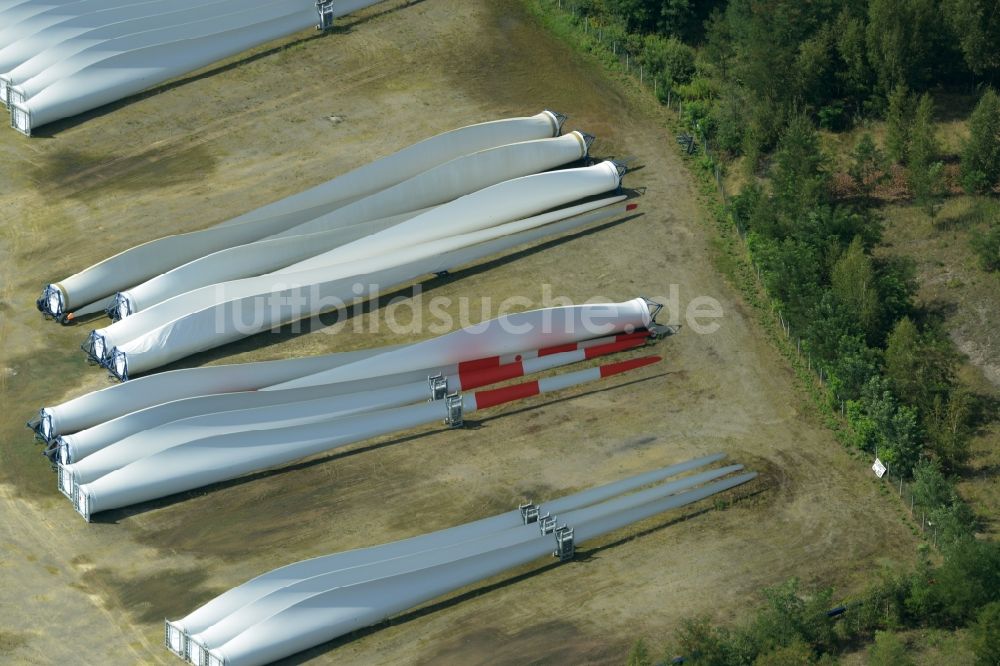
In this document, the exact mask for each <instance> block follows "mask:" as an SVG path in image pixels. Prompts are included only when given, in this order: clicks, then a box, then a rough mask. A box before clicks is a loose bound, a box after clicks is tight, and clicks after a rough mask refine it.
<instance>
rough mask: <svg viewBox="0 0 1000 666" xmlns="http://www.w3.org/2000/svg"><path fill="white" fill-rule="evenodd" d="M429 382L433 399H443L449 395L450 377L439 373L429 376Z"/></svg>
mask: <svg viewBox="0 0 1000 666" xmlns="http://www.w3.org/2000/svg"><path fill="white" fill-rule="evenodd" d="M427 384H428V386H430V389H431V401H432V402H433V401H434V400H443V399H444V398H447V397H448V378H447V377H445V376H444V375H442V374H440V373H438V374H436V375H429V376H428V377H427Z"/></svg>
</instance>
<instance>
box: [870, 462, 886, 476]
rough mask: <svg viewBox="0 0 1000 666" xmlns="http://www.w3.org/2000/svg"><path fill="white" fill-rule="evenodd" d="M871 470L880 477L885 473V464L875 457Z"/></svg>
mask: <svg viewBox="0 0 1000 666" xmlns="http://www.w3.org/2000/svg"><path fill="white" fill-rule="evenodd" d="M872 471H873V472H875V476H877V477H878V478H880V479H881V478H882V475H883V474H885V465H883V464H882V461H881V460H879V459H878V458H876V459H875V464H874V465H872Z"/></svg>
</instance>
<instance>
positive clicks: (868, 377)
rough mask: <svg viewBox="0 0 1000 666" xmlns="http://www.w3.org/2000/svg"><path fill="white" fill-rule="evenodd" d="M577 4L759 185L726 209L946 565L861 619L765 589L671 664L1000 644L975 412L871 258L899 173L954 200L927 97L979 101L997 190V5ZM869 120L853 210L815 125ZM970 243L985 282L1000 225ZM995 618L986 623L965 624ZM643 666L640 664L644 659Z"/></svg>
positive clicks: (872, 595)
mask: <svg viewBox="0 0 1000 666" xmlns="http://www.w3.org/2000/svg"><path fill="white" fill-rule="evenodd" d="M573 1H574V3H575V8H576V10H577V11H578V12H580V13H581V15H582V17H583V19H584V20H586V21H588V22H589V23H590V25H591V26H601V29H602V30H604V31H605V36H608V35H609V34H610V36H611V37H612V40H613V41H615V43H616V44H617V45H620V47H622V48H625V49H626V51H628V52H629V53H630V54H631V56H632V57H633V58H636V59H637V60H638V61H639V62H640V63H642V64H643V66H644V67H645V68H646V69H645V72H646V76H647V77H648V76H650V75H652V76H655V77H658V82H659V83H661V85H658V86H657V89H658V91H659V92H660V94H661V95H663V96H665V95H666V94H668V91H669V94H673V95H679V96H680V97H681V98H683V100H684V109H685V116H686V118H685V120H686V121H688V122H689V123H690V124H691V126H692V127H696V128H698V129H699V130H700V131H701V132H702V133H704V134H706V135H708V136H709V137H710V138H711V140H712V143H713V144H714V145H715V146H716V147H717V148H721V149H722V151H723V152H724V153H728V154H729V155H731V156H737V155H740V156H742V157H743V161H744V163H745V164H746V165H747V166H748V176H749V178H748V180H749V182H750V184H749V185H748V186H746V187H744V188H743V191H742V192H741V193H740V194H739V195H738V196H736V197H734V198H733V199H732V200H731V205H730V212H731V213H732V216H733V217H734V218H735V220H736V221H737V223H738V224H739V225H740V227H741V228H744V229H746V230H747V242H748V247H749V250H750V253H751V256H752V258H753V260H754V262H755V263H756V264H757V265H758V266H759V267H760V270H761V275H762V278H763V281H764V283H765V287H766V289H767V292H768V294H769V295H770V296H771V298H772V299H773V300H774V301H775V302H776V304H777V305H778V306H779V308H780V310H781V312H782V313H783V315H784V317H785V319H786V320H787V321H788V322H789V324H790V326H791V328H792V330H794V331H795V332H796V334H797V335H798V336H800V337H801V341H802V346H803V347H804V348H805V351H806V353H808V354H809V355H810V357H811V358H812V360H813V363H814V364H815V365H816V366H818V368H819V370H820V371H821V372H822V374H823V376H824V377H825V378H826V380H827V383H826V385H827V386H828V387H829V398H830V401H831V405H833V406H836V407H838V408H839V407H840V405H841V404H843V405H844V411H845V412H846V416H847V421H848V423H849V426H850V427H849V432H850V437H851V439H852V440H853V442H854V444H855V445H856V446H857V447H859V448H861V449H863V450H866V451H870V452H873V453H874V452H875V451H877V452H878V455H879V456H880V457H881V458H882V459H883V460H884V461H885V462H886V463H887V464H888V466H889V467H890V469H891V470H892V471H894V472H895V473H897V474H901V475H903V476H908V477H912V480H913V484H912V490H913V494H914V497H915V500H916V501H917V502H918V503H919V504H920V505H921V508H923V509H924V510H925V511H927V512H928V513H929V515H930V517H931V520H932V521H933V522H934V524H935V526H936V528H937V530H938V534H939V539H938V542H939V544H940V545H941V547H942V549H943V552H944V553H945V556H946V559H945V562H944V564H943V565H942V566H941V567H940V568H937V569H934V568H931V567H929V566H928V565H925V566H923V567H922V568H921V569H919V570H918V571H916V572H914V573H913V574H912V575H910V576H905V577H901V578H900V577H887V578H885V579H884V580H882V581H880V582H879V583H877V584H876V585H874V586H873V587H872V588H871V589H870V590H869V591H868V592H867V593H866V596H865V599H863V600H862V601H863V603H862V604H861V605H860V606H858V608H857V609H852V611H851V613H852V614H853V616H854V617H855V619H852V620H850V621H845V622H842V623H835V622H834V620H832V619H830V618H827V617H826V615H825V613H824V612H821V611H824V610H825V609H826V608H828V606H829V602H830V595H829V592H823V593H816V594H814V595H812V596H810V597H809V598H808V599H803V598H802V597H801V595H800V594H799V593H798V591H797V589H796V588H795V587H794V586H790V587H787V588H781V589H778V590H770V591H768V592H767V594H766V595H765V596H766V598H767V605H766V606H765V609H764V610H763V611H762V612H761V615H760V616H759V617H758V619H757V620H756V621H755V622H753V623H751V625H750V626H748V627H743V628H739V629H736V630H729V629H725V628H720V627H715V626H712V625H711V624H710V623H709V622H707V621H704V620H700V621H697V622H693V623H690V624H688V625H687V627H686V628H685V629H684V631H682V632H681V634H680V635H679V636H678V637H677V646H676V649H675V653H679V654H685V655H688V656H689V657H690V656H692V655H693V656H696V657H697V661H696V662H695V663H708V664H715V663H718V664H751V663H760V664H769V663H772V664H777V663H811V660H813V659H814V658H816V657H817V656H818V655H820V654H822V653H827V652H831V651H836V650H837V649H839V648H840V647H843V645H844V644H845V641H846V642H850V641H852V640H855V639H857V638H859V637H866V638H868V639H870V638H872V637H873V636H874V633H873V632H875V631H876V630H884V629H894V628H897V627H901V626H906V627H910V626H920V625H922V624H931V625H934V626H955V625H959V624H966V623H970V622H979V623H980V624H982V626H986V627H988V628H989V631H988V632H987V634H988V635H990V636H992V635H995V634H997V633H998V631H1000V628H998V627H997V625H996V618H997V616H998V615H1000V610H998V609H1000V606H998V605H996V604H997V602H1000V596H998V594H1000V592H998V591H1000V548H998V546H997V545H996V544H989V543H980V542H978V541H976V540H975V538H974V536H973V535H974V532H975V528H976V521H975V517H974V516H973V515H972V513H971V511H970V510H969V508H968V506H967V505H965V504H964V503H963V502H962V501H961V500H960V498H959V496H958V494H957V492H956V491H955V487H954V485H953V483H952V482H951V480H950V479H951V475H952V474H954V473H955V472H956V471H957V470H959V469H960V468H961V466H962V464H963V462H964V461H965V459H966V456H967V450H968V441H969V438H970V435H971V432H972V429H973V426H974V424H975V419H976V412H977V405H976V404H975V401H974V400H973V398H972V397H971V396H970V395H969V394H968V393H967V392H966V391H964V390H963V389H962V388H961V386H960V385H959V383H958V382H957V381H956V367H957V362H958V359H957V355H956V353H955V351H954V349H953V347H952V345H951V343H950V342H949V340H948V338H947V336H946V335H945V334H944V333H943V331H942V329H941V327H940V325H939V323H938V322H937V321H936V320H935V318H934V317H933V316H931V315H930V314H929V313H927V312H924V311H922V310H920V309H919V308H917V307H915V305H914V303H913V294H914V292H915V284H914V269H913V266H912V263H911V262H908V261H904V260H900V259H891V258H887V257H885V256H883V255H882V254H875V253H873V252H872V250H873V249H874V248H876V247H877V246H878V244H879V243H880V241H881V238H882V225H881V219H880V214H879V208H878V202H877V200H876V197H875V194H876V192H877V190H878V188H879V186H880V185H882V184H883V183H884V182H885V180H886V179H887V178H888V177H889V176H888V174H889V173H890V172H891V171H893V170H895V171H900V170H901V171H902V172H903V173H905V175H906V184H907V186H908V189H909V190H910V192H911V193H912V194H913V195H914V198H915V200H916V202H917V203H918V204H919V205H920V206H921V208H922V209H923V210H924V211H926V212H927V214H929V215H931V216H933V215H935V214H936V213H937V210H938V208H939V206H940V204H941V201H942V199H943V197H944V196H946V193H947V190H946V187H945V180H944V170H945V168H944V156H943V155H942V149H941V144H940V142H939V140H938V138H937V136H936V134H935V123H934V117H935V109H934V103H933V99H932V97H931V95H930V94H929V92H930V91H931V90H932V89H935V88H941V87H952V88H954V87H956V86H957V87H958V88H959V90H960V91H962V92H969V91H973V90H979V91H980V98H979V102H978V104H977V105H976V109H975V111H974V112H973V114H972V118H971V120H970V137H969V139H968V141H967V142H966V144H965V146H964V148H963V150H962V154H961V160H960V171H959V180H960V182H961V185H962V186H963V187H964V188H965V189H967V190H968V191H969V192H974V193H978V194H989V193H991V192H992V191H993V190H994V188H995V187H996V186H997V183H998V181H1000V98H998V96H997V95H996V93H995V92H994V91H993V89H992V87H991V86H995V85H996V84H998V83H1000V13H998V12H996V11H995V7H994V6H993V4H994V3H992V2H988V1H987V0H840V1H836V2H835V1H834V0H818V1H816V2H808V3H803V2H800V1H799V0H709V1H701V2H694V1H693V0H573ZM865 118H884V119H885V120H886V132H887V136H886V140H885V151H884V152H883V151H882V150H880V149H879V148H878V147H877V145H876V143H875V141H874V139H873V137H872V136H870V135H863V136H862V137H861V139H860V140H859V142H858V143H857V145H856V146H855V147H854V149H853V151H852V152H851V155H850V162H851V164H850V168H849V175H850V177H851V179H852V180H853V182H854V184H855V193H854V195H853V196H847V197H845V196H843V194H839V193H835V192H834V190H833V188H832V187H831V168H830V165H831V163H832V161H831V159H830V158H829V156H827V155H825V154H824V152H823V151H822V150H821V146H820V140H819V136H818V133H817V129H816V128H817V126H819V127H823V128H826V129H830V130H834V131H836V130H840V129H844V128H847V127H849V126H850V125H852V124H855V123H856V122H858V121H860V120H863V119H865ZM897 164H898V165H899V166H898V167H895V168H892V167H893V165H897ZM975 242H976V243H978V245H977V251H979V253H980V256H981V257H985V259H984V260H983V266H984V268H987V269H988V270H990V269H991V268H990V266H991V265H992V264H991V258H992V256H993V255H997V252H998V251H1000V226H995V227H991V231H989V232H987V233H986V234H982V235H980V236H977V238H976V241H975ZM993 263H995V264H1000V255H998V256H997V258H996V259H995V261H994V262H993ZM977 595H978V596H977ZM989 603H992V604H994V606H991V607H989V608H990V610H989V611H986V610H984V615H983V616H981V617H978V619H977V617H976V616H975V615H974V610H973V609H978V608H981V607H984V606H985V605H986V604H989ZM858 617H860V618H861V619H860V620H859V619H856V618H858ZM987 643H990V641H985V642H983V645H986V644H987ZM992 644H993V645H994V647H995V641H993V643H992ZM893 645H894V643H893V637H892V635H891V634H884V635H883V636H882V637H881V638H880V639H879V640H878V641H877V643H876V647H875V650H876V653H875V654H876V656H877V654H878V651H879V650H881V651H882V652H883V653H885V654H886V655H891V654H893ZM637 649H638V650H639V652H640V653H641V652H642V648H641V646H640V648H637ZM983 649H984V650H985V649H986V648H983ZM983 654H986V653H985V652H984V653H983ZM796 655H799V656H801V657H803V658H802V659H799V660H796ZM633 657H635V658H636V659H638V660H639V661H637V663H641V659H642V654H633ZM982 658H983V659H984V660H985V661H984V663H996V661H995V660H996V659H997V657H996V655H995V653H993V657H991V658H992V659H993V660H994V661H989V659H990V658H989V657H982Z"/></svg>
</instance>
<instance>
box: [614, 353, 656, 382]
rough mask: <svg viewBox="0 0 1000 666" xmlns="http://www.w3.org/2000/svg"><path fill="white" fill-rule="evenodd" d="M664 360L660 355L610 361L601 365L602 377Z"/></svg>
mask: <svg viewBox="0 0 1000 666" xmlns="http://www.w3.org/2000/svg"><path fill="white" fill-rule="evenodd" d="M662 360H663V358H662V357H660V356H643V357H642V358H632V359H629V360H627V361H618V362H617V363H608V364H607V365H602V366H601V377H610V376H611V375H617V374H620V373H622V372H628V371H629V370H635V369H636V368H642V367H644V366H647V365H653V364H654V363H659V362H660V361H662Z"/></svg>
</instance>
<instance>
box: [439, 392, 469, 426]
mask: <svg viewBox="0 0 1000 666" xmlns="http://www.w3.org/2000/svg"><path fill="white" fill-rule="evenodd" d="M445 408H446V409H447V410H448V411H447V415H446V416H445V419H444V422H445V424H446V425H447V426H448V427H450V428H461V427H462V426H463V425H465V420H464V419H463V417H462V396H460V395H459V394H458V393H452V394H451V395H449V396H447V397H446V398H445Z"/></svg>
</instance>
